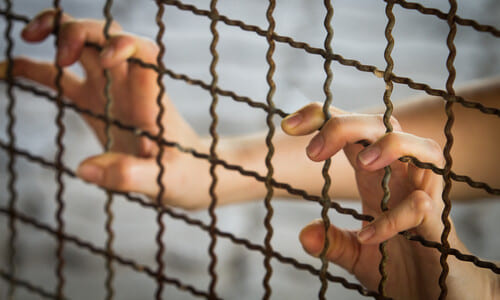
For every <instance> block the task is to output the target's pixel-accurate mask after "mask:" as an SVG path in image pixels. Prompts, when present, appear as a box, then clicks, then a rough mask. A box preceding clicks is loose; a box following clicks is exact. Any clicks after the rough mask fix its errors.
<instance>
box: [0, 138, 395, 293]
mask: <svg viewBox="0 0 500 300" xmlns="http://www.w3.org/2000/svg"><path fill="white" fill-rule="evenodd" d="M0 147H2V148H4V149H6V148H7V145H6V144H4V143H3V142H1V141H0ZM15 153H16V154H17V155H20V156H21V157H23V158H26V159H27V160H29V161H33V162H36V163H39V164H41V165H43V166H45V167H48V168H55V163H53V162H49V161H47V160H45V159H44V158H41V157H38V156H34V155H33V154H31V153H29V152H27V151H24V150H20V149H15ZM63 171H64V173H65V174H66V175H68V176H70V177H72V178H76V173H75V172H74V171H72V170H70V169H68V168H67V167H63ZM112 192H113V193H114V194H116V195H122V196H125V197H126V198H127V200H129V201H131V202H135V203H138V204H140V205H141V206H143V207H148V208H152V209H154V210H163V211H164V212H165V213H167V214H168V215H169V216H171V217H172V218H175V219H180V220H183V221H185V222H186V223H187V224H189V225H194V226H197V227H199V228H200V229H202V230H204V231H207V232H209V231H210V226H209V225H206V224H204V223H203V222H201V221H200V220H196V219H193V218H191V217H188V216H187V215H185V214H182V213H179V212H175V211H174V210H172V209H170V208H168V207H165V206H164V207H161V206H159V205H158V204H156V203H151V202H146V201H144V200H142V199H141V198H139V197H136V196H132V195H130V194H128V193H124V192H116V191H112ZM0 213H3V214H7V209H4V208H2V207H0ZM14 216H15V217H16V218H18V219H21V221H23V222H24V223H26V224H31V225H33V226H35V227H37V228H39V229H42V230H44V231H47V232H49V233H51V234H53V235H55V234H54V230H53V229H50V228H49V227H48V226H45V225H43V224H41V223H39V222H38V221H37V220H35V219H33V218H30V217H28V216H25V215H23V214H21V213H19V212H16V214H14ZM215 234H217V235H218V236H220V237H223V238H227V239H229V240H231V241H232V242H233V243H235V244H238V245H242V246H244V247H246V248H247V249H249V250H252V251H259V252H260V253H262V254H265V253H266V249H265V247H263V246H261V245H257V244H254V243H252V242H250V241H249V240H247V239H243V238H239V237H236V236H234V235H233V234H231V233H228V232H224V231H221V230H220V229H218V228H215ZM64 238H65V239H66V240H68V241H71V242H73V243H76V244H77V245H78V246H82V245H83V246H82V247H84V248H86V249H88V250H90V251H91V252H93V253H97V254H100V255H101V256H110V257H112V259H113V260H116V261H117V262H119V263H120V264H123V265H126V266H129V267H132V268H133V269H135V270H137V271H139V272H145V273H146V274H148V275H150V276H155V275H154V274H156V273H155V272H153V271H152V270H151V269H147V268H146V267H145V266H141V265H137V264H136V263H135V262H133V261H132V260H130V259H124V258H122V257H119V256H117V255H116V254H111V253H106V252H105V251H104V250H99V248H96V247H95V246H93V245H91V244H90V243H88V242H85V241H82V240H80V239H79V238H78V237H75V236H71V235H68V234H66V235H64ZM271 255H272V256H273V257H274V258H276V259H277V260H278V261H280V262H282V263H284V264H289V265H292V266H294V267H296V268H297V269H300V270H304V271H308V272H309V273H311V274H312V275H315V276H319V272H320V271H319V270H318V269H315V268H314V267H313V266H311V265H308V264H304V263H300V262H299V261H297V260H296V259H294V258H291V257H286V256H284V255H282V254H281V253H279V252H276V251H274V250H273V251H272V253H271ZM326 275H327V279H328V280H330V281H331V282H336V283H340V284H341V285H342V286H344V287H345V288H347V289H351V290H356V291H358V292H359V293H360V294H361V295H363V296H368V297H374V298H375V299H389V298H381V297H380V296H379V295H378V294H377V293H376V292H373V291H369V290H367V289H365V288H363V287H362V286H361V285H359V284H355V283H351V282H348V281H347V280H346V279H345V278H343V277H339V276H334V275H331V274H330V273H327V274H326ZM165 278H166V277H164V276H163V279H162V280H164V281H165V282H167V283H172V284H174V285H176V286H177V287H179V289H184V288H182V286H184V285H183V284H180V285H179V284H177V283H175V281H172V280H166V279H165ZM188 290H189V289H188ZM194 294H196V293H194Z"/></svg>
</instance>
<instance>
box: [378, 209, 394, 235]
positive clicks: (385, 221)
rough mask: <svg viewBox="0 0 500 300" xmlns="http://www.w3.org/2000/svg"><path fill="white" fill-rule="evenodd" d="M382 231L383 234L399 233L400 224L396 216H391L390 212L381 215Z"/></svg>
mask: <svg viewBox="0 0 500 300" xmlns="http://www.w3.org/2000/svg"><path fill="white" fill-rule="evenodd" d="M381 219H382V222H381V225H382V226H381V227H382V228H381V229H382V231H383V232H397V231H398V226H397V225H398V224H397V219H396V217H395V216H394V214H391V213H390V212H389V211H384V212H383V213H382V215H381Z"/></svg>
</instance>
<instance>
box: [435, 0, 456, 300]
mask: <svg viewBox="0 0 500 300" xmlns="http://www.w3.org/2000/svg"><path fill="white" fill-rule="evenodd" d="M448 2H449V3H450V11H449V14H448V19H447V21H448V26H449V27H450V31H449V33H448V37H447V39H446V45H447V46H448V50H449V55H448V58H447V59H446V69H447V70H448V79H447V80H446V91H447V92H448V93H449V94H451V95H454V94H455V90H454V89H453V83H454V81H455V77H456V71H455V67H454V65H453V63H454V61H455V57H456V56H457V49H456V47H455V44H454V40H455V35H456V33H457V25H456V24H455V22H454V20H455V14H456V12H457V2H456V0H449V1H448ZM445 111H446V116H447V118H448V119H447V121H446V124H445V126H444V134H445V136H446V144H445V146H444V150H443V156H444V159H445V166H444V174H443V179H444V189H443V194H442V198H443V202H444V208H443V212H442V214H441V221H442V222H443V226H444V228H443V231H442V233H441V244H442V245H443V247H444V248H445V249H448V248H450V243H449V242H448V235H449V234H450V231H451V223H450V220H449V215H450V211H451V200H450V192H451V188H452V182H451V175H450V171H451V168H452V165H453V159H452V157H451V148H452V146H453V140H454V138H453V134H452V132H451V129H452V127H453V123H454V121H455V115H454V113H453V102H447V103H446V105H445ZM447 258H448V253H447V252H444V253H441V257H440V258H439V263H440V264H441V270H442V271H441V274H440V275H439V286H440V288H441V293H440V294H439V299H440V300H441V299H445V298H446V295H447V294H448V287H447V286H446V277H447V276H448V272H449V266H448V262H447V261H446V260H447Z"/></svg>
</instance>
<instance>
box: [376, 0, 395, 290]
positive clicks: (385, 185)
mask: <svg viewBox="0 0 500 300" xmlns="http://www.w3.org/2000/svg"><path fill="white" fill-rule="evenodd" d="M393 8H394V2H393V1H391V0H389V1H387V5H386V7H385V14H386V16H387V20H388V21H387V25H386V27H385V38H386V40H387V45H386V48H385V51H384V58H385V61H386V63H387V65H386V68H385V72H384V81H385V91H384V104H385V112H384V117H383V121H384V126H385V128H386V133H390V132H392V131H393V127H392V124H391V116H392V111H393V105H392V101H391V95H392V91H393V88H394V86H393V83H392V80H391V75H392V71H393V69H394V61H393V60H392V57H391V54H392V50H393V49H394V37H393V36H392V29H393V28H394V24H395V23H396V18H395V16H394V14H393V12H392V10H393ZM384 171H385V172H384V177H383V178H382V183H381V185H382V190H383V192H384V196H383V198H382V201H381V202H380V209H381V210H382V211H386V210H387V209H388V207H387V204H388V202H389V199H390V198H391V191H390V189H389V182H390V180H391V174H392V169H391V167H390V166H387V167H385V168H384ZM386 246H387V241H384V242H382V243H380V244H379V251H380V254H381V255H382V258H381V259H380V264H379V273H380V276H381V277H380V281H379V285H378V292H379V293H380V294H381V295H382V296H385V295H386V294H385V286H386V283H387V270H386V264H387V259H388V256H387V250H386Z"/></svg>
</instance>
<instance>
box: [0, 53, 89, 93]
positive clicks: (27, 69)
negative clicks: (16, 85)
mask: <svg viewBox="0 0 500 300" xmlns="http://www.w3.org/2000/svg"><path fill="white" fill-rule="evenodd" d="M2 70H5V71H2ZM6 70H7V62H5V61H4V62H0V78H5V77H6V74H5V73H6ZM12 74H13V76H14V77H21V78H25V79H29V80H32V81H34V82H37V83H39V84H41V85H44V86H46V87H49V88H52V89H56V86H55V78H56V75H57V69H56V67H55V66H54V65H53V64H51V63H46V62H38V61H35V60H32V59H28V58H23V57H19V58H15V59H14V60H13V66H12ZM61 85H62V89H63V92H64V94H65V95H66V96H67V97H68V98H70V99H72V100H73V101H75V102H77V99H78V95H79V94H80V90H81V86H82V82H81V79H80V78H79V77H78V76H77V75H75V74H73V73H71V72H69V71H65V72H64V73H63V76H62V78H61Z"/></svg>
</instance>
